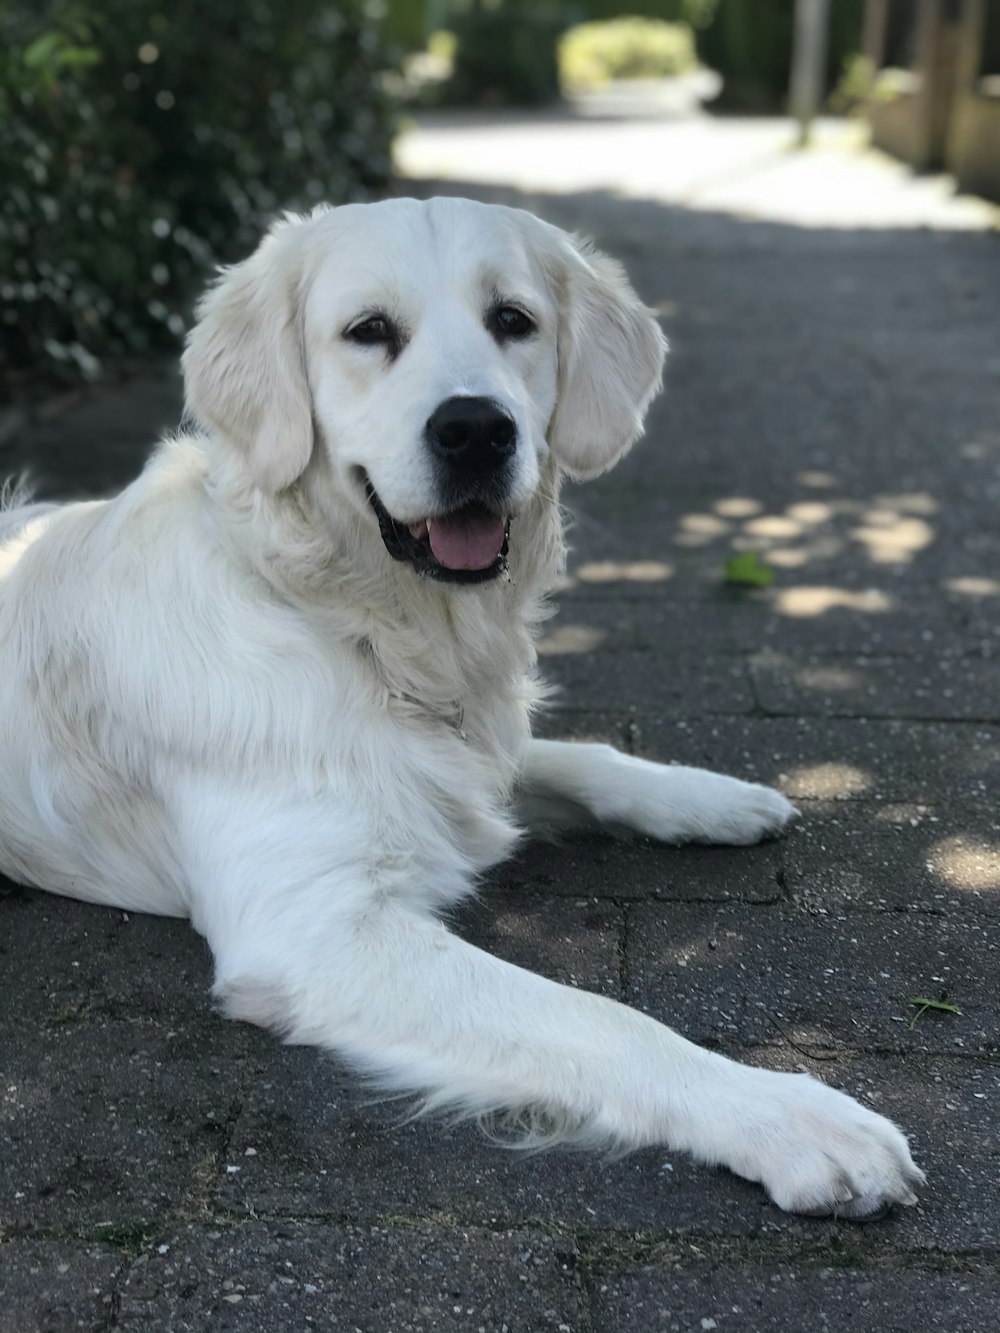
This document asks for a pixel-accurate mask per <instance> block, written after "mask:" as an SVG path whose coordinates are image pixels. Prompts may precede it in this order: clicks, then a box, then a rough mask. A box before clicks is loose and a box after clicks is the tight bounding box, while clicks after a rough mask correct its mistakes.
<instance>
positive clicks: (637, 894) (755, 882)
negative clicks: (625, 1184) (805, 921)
mask: <svg viewBox="0 0 1000 1333" xmlns="http://www.w3.org/2000/svg"><path fill="white" fill-rule="evenodd" d="M781 857H782V852H781V848H780V846H779V844H778V843H776V842H765V843H761V844H759V845H758V846H756V847H665V846H663V844H661V843H656V842H652V841H651V840H650V839H649V838H640V837H634V838H631V837H621V838H609V837H608V836H607V835H605V834H580V833H568V834H566V835H565V836H564V837H562V838H560V839H559V840H558V841H557V842H541V841H539V842H533V843H529V844H528V845H527V846H526V847H525V848H524V849H523V850H522V851H521V852H519V853H518V855H517V856H516V857H515V858H514V859H513V860H512V861H508V862H507V863H506V864H504V865H503V866H500V867H498V869H497V870H495V871H493V872H492V873H491V875H490V876H489V878H488V880H487V889H486V892H487V893H488V892H489V888H488V885H489V883H490V882H492V881H496V882H497V883H498V884H502V885H504V886H506V887H508V888H509V889H511V890H513V891H514V892H516V893H517V894H518V895H519V896H520V895H521V894H523V895H524V897H525V899H526V900H527V901H530V896H531V895H532V894H535V893H544V894H558V895H560V896H563V897H573V898H575V897H578V896H579V895H580V894H581V893H586V894H592V895H594V896H595V897H598V898H620V899H632V898H662V899H666V900H669V901H671V902H673V901H677V902H698V901H702V900H704V899H712V900H715V901H718V902H729V901H730V900H735V901H739V902H754V903H769V902H777V901H778V899H780V898H782V897H783V896H784V894H783V890H782V887H781V884H780V882H779V873H780V866H781Z"/></svg>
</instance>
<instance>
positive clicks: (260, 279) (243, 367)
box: [182, 218, 313, 493]
mask: <svg viewBox="0 0 1000 1333" xmlns="http://www.w3.org/2000/svg"><path fill="white" fill-rule="evenodd" d="M301 226H302V223H301V221H300V220H299V219H297V218H294V219H292V218H290V219H288V220H286V221H284V222H279V223H277V224H276V226H274V227H273V228H272V229H271V231H270V233H269V234H268V235H267V236H266V237H265V238H264V240H263V241H262V243H261V245H260V246H259V247H258V249H257V250H256V252H255V253H254V254H253V255H251V257H250V258H249V259H247V260H244V262H243V263H242V264H235V265H234V266H233V267H232V268H228V269H225V270H223V272H222V275H221V276H220V278H219V279H218V281H217V282H216V284H215V286H214V287H212V288H211V290H210V291H209V292H208V293H207V295H206V296H205V297H204V298H203V299H202V301H201V304H200V305H199V307H198V312H197V313H198V322H197V324H196V325H195V327H194V328H193V329H192V330H191V333H190V334H189V335H188V340H187V350H186V351H185V353H184V357H183V362H182V364H183V367H184V384H185V398H186V405H187V410H188V411H189V412H191V413H192V414H193V416H194V417H195V418H196V419H197V420H198V421H199V422H200V423H201V424H202V425H203V426H205V427H206V428H208V429H209V430H211V432H212V434H213V435H214V436H216V437H217V438H219V439H221V440H222V441H224V442H225V443H227V444H228V445H230V446H231V448H232V449H234V450H235V451H237V453H238V454H239V456H240V457H241V458H242V459H243V460H244V462H245V465H246V467H247V469H248V470H249V473H250V475H251V477H252V478H253V480H254V482H255V483H256V485H258V486H259V487H260V488H261V489H262V490H265V491H269V492H271V493H276V492H277V491H281V490H284V489H285V487H287V486H290V485H291V484H292V482H293V481H295V479H296V478H297V477H299V476H300V475H301V474H302V472H304V471H305V468H306V464H307V463H308V462H309V457H310V454H311V453H312V447H313V422H312V397H311V394H310V392H309V384H308V381H307V378H306V367H305V350H304V346H303V333H302V312H301V301H300V286H301V280H302V265H301V257H300V255H301V243H300V241H301V238H300V236H299V234H298V233H299V230H300V228H301Z"/></svg>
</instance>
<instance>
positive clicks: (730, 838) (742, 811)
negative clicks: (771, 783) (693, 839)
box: [698, 774, 799, 847]
mask: <svg viewBox="0 0 1000 1333" xmlns="http://www.w3.org/2000/svg"><path fill="white" fill-rule="evenodd" d="M711 776H712V777H713V778H714V779H715V784H713V786H712V789H711V791H709V792H706V801H705V805H704V807H703V808H702V809H700V810H699V815H700V817H701V822H702V823H703V825H704V831H703V832H701V833H700V835H699V839H698V840H699V841H701V842H715V843H723V844H725V845H727V846H735V847H741V846H745V845H746V844H748V843H752V842H760V840H761V838H767V837H771V836H774V835H775V834H777V833H780V832H781V831H782V829H784V828H785V827H786V825H788V824H789V823H790V822H791V821H792V820H793V819H797V818H798V814H799V812H798V810H797V809H796V808H795V806H794V805H792V803H791V801H789V800H788V799H787V798H786V797H784V796H782V794H781V792H780V791H775V790H774V788H773V787H762V786H760V785H759V784H758V783H756V782H741V781H740V780H739V779H738V778H727V777H722V776H721V775H719V774H712V775H711Z"/></svg>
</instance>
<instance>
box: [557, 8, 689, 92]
mask: <svg viewBox="0 0 1000 1333" xmlns="http://www.w3.org/2000/svg"><path fill="white" fill-rule="evenodd" d="M697 63H698V60H697V57H696V55H695V48H694V34H693V33H692V31H691V29H690V28H689V27H688V26H687V24H686V23H664V22H663V21H662V20H659V19H644V18H620V19H611V20H610V21H609V22H606V23H581V24H580V25H579V26H578V27H575V28H570V30H569V32H567V33H566V34H565V36H564V37H563V38H562V40H561V41H560V43H559V81H560V83H561V84H562V86H563V89H564V90H565V91H566V92H571V93H575V92H584V91H586V90H587V89H588V88H598V87H600V86H601V85H602V84H605V83H609V82H610V81H611V80H612V79H662V78H668V77H670V76H671V75H675V74H686V73H688V72H689V71H690V70H692V69H694V68H695V67H696V65H697Z"/></svg>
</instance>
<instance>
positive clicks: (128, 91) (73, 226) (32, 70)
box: [0, 0, 391, 387]
mask: <svg viewBox="0 0 1000 1333" xmlns="http://www.w3.org/2000/svg"><path fill="white" fill-rule="evenodd" d="M382 59H383V58H382V51H381V47H380V43H379V38H378V34H377V30H376V26H375V23H374V15H373V13H372V11H371V5H370V3H369V0H335V2H333V3H331V0H213V4H212V5H210V6H209V5H201V4H197V3H195V0H174V3H172V4H171V5H169V6H167V5H164V4H162V2H161V0H49V3H48V4H45V3H42V4H39V5H38V6H37V7H36V8H35V9H34V10H28V9H25V8H23V7H13V6H12V5H11V4H10V3H9V0H0V180H2V182H3V190H2V192H0V366H2V367H3V369H2V371H0V378H2V381H3V382H5V383H6V384H7V386H8V387H9V385H10V382H11V381H13V380H16V379H18V378H19V377H22V376H24V375H25V374H27V373H29V372H32V371H34V370H36V369H37V368H38V367H39V366H44V367H45V368H46V369H48V370H54V371H55V372H57V373H58V374H60V375H61V376H63V377H64V378H67V379H79V378H80V377H83V378H93V377H94V376H96V375H97V374H98V373H99V370H100V363H101V360H102V359H103V358H104V357H106V356H108V355H119V354H123V353H128V354H135V353H144V352H146V351H148V350H149V349H151V348H153V347H156V346H158V345H163V344H167V343H171V342H176V340H177V339H178V338H179V337H180V335H181V333H182V332H183V328H184V325H185V322H186V319H187V317H188V314H189V310H190V301H191V297H192V293H193V291H194V290H196V289H197V288H198V287H199V286H200V285H201V284H202V283H203V282H204V279H205V277H206V275H207V274H208V273H209V272H210V271H211V269H212V267H213V266H214V265H215V264H217V263H220V262H229V261H232V260H234V259H237V258H239V257H241V256H242V255H244V254H246V253H247V252H248V251H249V250H250V249H251V248H252V247H253V246H254V244H255V243H256V241H257V239H258V238H259V236H260V233H261V231H262V229H263V228H264V227H265V226H266V224H267V222H268V221H269V220H270V218H271V217H273V215H274V214H275V213H276V212H277V211H279V210H280V209H283V208H286V207H308V206H309V205H311V204H313V203H315V202H317V201H318V200H321V199H332V200H334V201H337V200H344V199H352V198H359V197H364V196H365V195H367V194H370V193H371V192H373V191H378V190H380V189H381V188H382V187H383V186H384V184H385V182H386V180H387V177H388V172H389V139H390V131H391V113H390V107H389V104H388V102H387V99H386V97H385V95H384V93H383V92H382V90H381V89H382V85H381V81H380V77H379V75H380V70H381V65H382Z"/></svg>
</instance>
